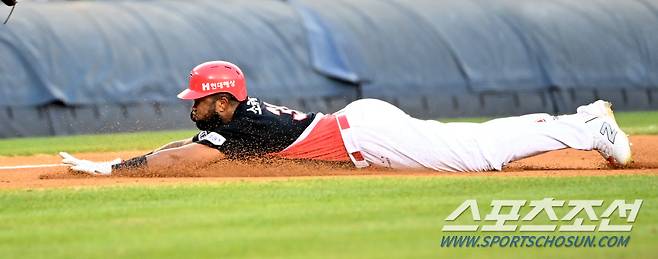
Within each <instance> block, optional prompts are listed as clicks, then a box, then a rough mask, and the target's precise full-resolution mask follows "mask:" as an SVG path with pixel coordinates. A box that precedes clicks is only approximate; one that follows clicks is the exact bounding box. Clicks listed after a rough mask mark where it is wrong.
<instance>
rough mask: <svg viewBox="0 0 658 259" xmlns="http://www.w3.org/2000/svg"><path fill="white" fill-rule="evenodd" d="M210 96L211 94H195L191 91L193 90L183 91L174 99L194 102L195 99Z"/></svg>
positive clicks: (195, 92)
mask: <svg viewBox="0 0 658 259" xmlns="http://www.w3.org/2000/svg"><path fill="white" fill-rule="evenodd" d="M211 94H213V93H208V92H197V91H193V90H190V89H185V90H183V91H182V92H180V93H179V94H178V95H177V96H176V97H178V98H179V99H183V100H196V99H199V98H203V97H206V96H208V95H211Z"/></svg>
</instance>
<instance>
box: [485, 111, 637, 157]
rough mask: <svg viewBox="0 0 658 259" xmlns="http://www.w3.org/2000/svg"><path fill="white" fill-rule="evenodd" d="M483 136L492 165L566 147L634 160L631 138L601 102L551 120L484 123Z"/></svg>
mask: <svg viewBox="0 0 658 259" xmlns="http://www.w3.org/2000/svg"><path fill="white" fill-rule="evenodd" d="M483 129H484V131H483V135H482V136H481V137H480V138H479V139H480V142H481V143H483V148H484V150H485V151H486V153H487V156H488V158H489V159H490V161H491V163H492V166H493V167H495V168H496V169H501V168H502V166H504V165H506V164H507V163H509V162H512V161H515V160H518V159H522V158H525V157H529V156H534V155H537V154H541V153H544V152H547V151H552V150H558V149H563V148H574V149H579V150H592V149H596V150H598V151H599V152H600V153H601V154H602V155H603V156H604V157H605V158H606V159H608V160H609V161H611V162H613V161H614V162H615V163H617V164H621V165H624V164H627V163H628V162H629V161H630V159H631V152H630V145H629V142H628V138H627V136H626V135H625V133H624V132H623V131H621V129H620V128H619V127H618V125H617V124H616V122H615V119H614V116H613V114H612V110H611V109H610V106H609V103H607V102H603V101H597V102H594V103H592V104H589V105H584V106H581V107H579V108H578V111H577V113H576V114H571V115H562V116H557V117H551V119H549V120H540V122H536V121H523V120H507V121H504V123H493V124H488V123H484V124H483Z"/></svg>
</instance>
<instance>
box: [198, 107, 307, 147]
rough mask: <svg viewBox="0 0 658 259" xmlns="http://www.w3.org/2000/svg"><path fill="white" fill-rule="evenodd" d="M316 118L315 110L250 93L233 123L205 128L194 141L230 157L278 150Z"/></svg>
mask: <svg viewBox="0 0 658 259" xmlns="http://www.w3.org/2000/svg"><path fill="white" fill-rule="evenodd" d="M314 118H315V113H303V112H299V111H295V110H291V109H288V108H287V107H283V106H276V105H272V104H269V103H266V102H263V101H261V100H260V99H258V98H254V97H250V98H248V99H247V100H245V101H243V102H241V103H240V104H239V105H238V107H237V108H236V110H235V113H234V114H233V119H232V120H231V121H230V122H229V123H227V124H224V125H221V126H219V127H217V128H215V129H212V130H210V131H201V132H199V133H198V134H197V135H196V136H194V138H193V141H194V142H196V143H199V144H203V145H206V146H209V147H212V148H216V149H218V150H219V151H221V152H222V153H224V154H226V155H227V156H228V157H229V158H244V157H249V156H256V155H263V154H267V153H274V152H279V151H281V150H283V149H285V148H286V147H288V146H290V145H291V144H292V143H293V142H295V140H296V139H297V138H298V137H299V136H300V135H301V134H302V132H304V130H305V129H306V127H308V126H309V125H310V124H311V122H312V121H313V119H314Z"/></svg>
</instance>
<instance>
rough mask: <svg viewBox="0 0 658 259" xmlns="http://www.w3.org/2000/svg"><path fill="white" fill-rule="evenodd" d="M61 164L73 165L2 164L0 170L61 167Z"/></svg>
mask: <svg viewBox="0 0 658 259" xmlns="http://www.w3.org/2000/svg"><path fill="white" fill-rule="evenodd" d="M61 166H71V165H67V164H43V165H16V166H0V170H17V169H35V168H48V167H61Z"/></svg>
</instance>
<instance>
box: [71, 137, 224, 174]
mask: <svg viewBox="0 0 658 259" xmlns="http://www.w3.org/2000/svg"><path fill="white" fill-rule="evenodd" d="M60 156H61V157H62V163H65V164H69V165H71V170H74V171H79V172H83V173H88V174H93V175H110V174H114V173H116V172H125V173H126V174H130V173H131V172H137V171H142V170H148V171H149V172H155V173H160V174H166V173H167V172H169V171H172V170H176V169H189V168H197V167H202V166H206V165H208V164H210V163H213V162H216V161H218V160H220V159H223V158H224V157H225V156H224V154H223V153H222V152H220V151H219V150H217V149H214V148H210V147H208V146H205V145H201V144H197V143H190V144H187V145H182V146H180V147H175V148H168V149H165V150H161V151H157V152H154V153H152V154H149V155H143V156H138V157H134V158H131V159H128V160H125V161H121V160H120V159H115V160H112V161H107V162H93V161H89V160H82V159H77V158H75V157H73V156H72V155H70V154H68V153H66V152H60Z"/></svg>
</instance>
